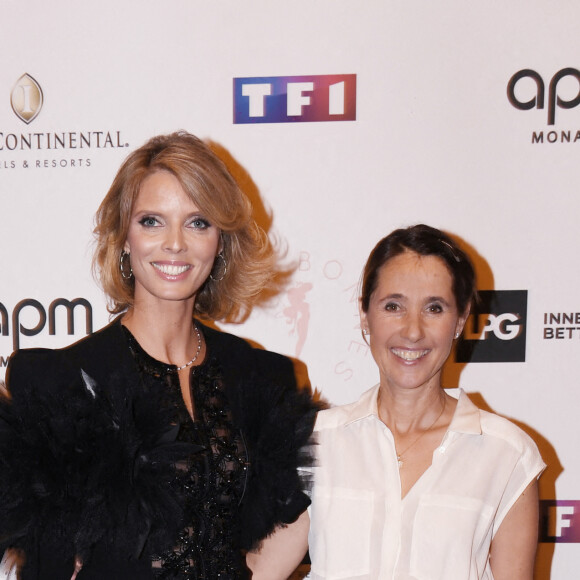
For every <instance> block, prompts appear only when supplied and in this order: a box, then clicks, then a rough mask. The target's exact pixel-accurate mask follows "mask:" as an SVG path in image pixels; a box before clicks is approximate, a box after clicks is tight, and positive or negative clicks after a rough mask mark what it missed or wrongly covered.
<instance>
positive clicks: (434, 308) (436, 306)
mask: <svg viewBox="0 0 580 580" xmlns="http://www.w3.org/2000/svg"><path fill="white" fill-rule="evenodd" d="M427 310H428V311H429V312H433V313H435V314H437V313H439V312H443V308H442V307H441V304H429V306H427Z"/></svg>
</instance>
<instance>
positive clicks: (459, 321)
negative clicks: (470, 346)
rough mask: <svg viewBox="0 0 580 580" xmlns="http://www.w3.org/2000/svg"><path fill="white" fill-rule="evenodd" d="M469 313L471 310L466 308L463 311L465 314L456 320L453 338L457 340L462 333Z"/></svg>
mask: <svg viewBox="0 0 580 580" xmlns="http://www.w3.org/2000/svg"><path fill="white" fill-rule="evenodd" d="M470 312H471V308H470V307H469V306H468V307H467V308H466V309H465V312H464V313H463V314H462V315H461V316H460V317H459V318H458V319H457V324H456V326H455V338H459V335H460V334H461V333H462V332H463V328H464V327H465V323H466V322H467V319H468V318H469V313H470Z"/></svg>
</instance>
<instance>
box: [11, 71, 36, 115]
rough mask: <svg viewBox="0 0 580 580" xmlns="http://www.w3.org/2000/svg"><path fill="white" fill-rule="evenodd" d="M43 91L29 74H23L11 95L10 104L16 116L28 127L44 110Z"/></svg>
mask: <svg viewBox="0 0 580 580" xmlns="http://www.w3.org/2000/svg"><path fill="white" fill-rule="evenodd" d="M42 101H43V97H42V89H41V88H40V85H39V84H38V83H37V82H36V80H34V78H32V77H31V76H30V75H29V74H28V73H26V74H23V75H22V76H21V77H20V78H19V79H18V80H17V81H16V84H15V85H14V88H13V89H12V93H10V104H11V105H12V110H13V111H14V113H15V114H16V116H17V117H18V118H19V119H20V120H21V121H24V122H25V123H26V124H27V125H28V124H29V123H32V121H34V119H36V117H38V114H39V113H40V111H41V109H42Z"/></svg>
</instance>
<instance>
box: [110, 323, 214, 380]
mask: <svg viewBox="0 0 580 580" xmlns="http://www.w3.org/2000/svg"><path fill="white" fill-rule="evenodd" d="M195 323H196V324H197V328H198V329H199V332H200V333H201V335H202V337H203V340H204V342H205V353H204V357H203V359H202V360H201V362H200V363H199V364H198V365H195V366H192V367H191V372H194V370H195V369H199V368H202V367H204V366H205V365H206V363H207V361H208V360H209V345H208V342H207V340H206V337H205V334H204V332H203V325H201V324H200V323H199V322H198V321H195ZM119 324H120V326H121V328H122V329H123V333H124V334H125V337H126V338H127V341H128V343H129V347H130V348H131V350H132V351H133V352H134V354H135V355H136V356H137V358H138V359H139V361H140V362H141V363H142V366H143V369H144V370H145V371H146V372H147V373H149V374H151V375H154V376H163V375H168V374H176V371H177V365H174V364H170V363H165V362H162V361H160V360H158V359H156V358H155V357H153V356H151V355H150V354H149V353H148V352H147V351H146V350H145V349H144V348H143V347H142V346H141V345H140V344H139V341H138V340H137V339H136V338H135V336H134V335H133V333H132V332H131V331H130V330H129V329H128V328H127V327H126V326H125V325H124V324H123V323H122V322H121V321H119Z"/></svg>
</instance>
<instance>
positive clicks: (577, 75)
mask: <svg viewBox="0 0 580 580" xmlns="http://www.w3.org/2000/svg"><path fill="white" fill-rule="evenodd" d="M566 77H573V78H574V79H576V81H578V93H577V95H576V96H575V97H574V98H573V99H570V100H565V99H563V98H562V97H561V96H559V95H558V84H559V83H560V81H561V80H562V79H565V78H566ZM522 79H531V81H532V82H531V83H530V82H528V83H525V81H524V84H525V85H526V86H528V87H531V88H532V91H531V93H530V96H531V98H530V99H528V100H527V101H522V100H520V99H519V98H518V96H516V85H518V83H519V82H520V81H521V80H522ZM565 82H566V81H565ZM520 95H521V88H520ZM545 95H546V85H545V83H544V79H542V77H541V76H540V75H539V73H537V72H536V71H535V70H532V69H529V68H526V69H523V70H520V71H518V72H517V73H516V74H515V75H513V76H512V78H511V79H510V80H509V82H508V86H507V96H508V99H509V102H510V103H511V104H512V105H513V106H514V107H515V108H516V109H520V110H522V111H528V110H530V109H533V108H534V107H535V108H536V109H543V108H544V104H545V100H546V98H545ZM578 105H580V71H579V70H578V69H575V68H563V69H562V70H559V71H558V72H557V73H556V74H555V75H554V76H553V77H552V78H551V79H550V85H549V87H548V125H554V123H555V122H556V106H558V107H560V108H561V109H573V108H574V107H576V106H578Z"/></svg>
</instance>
